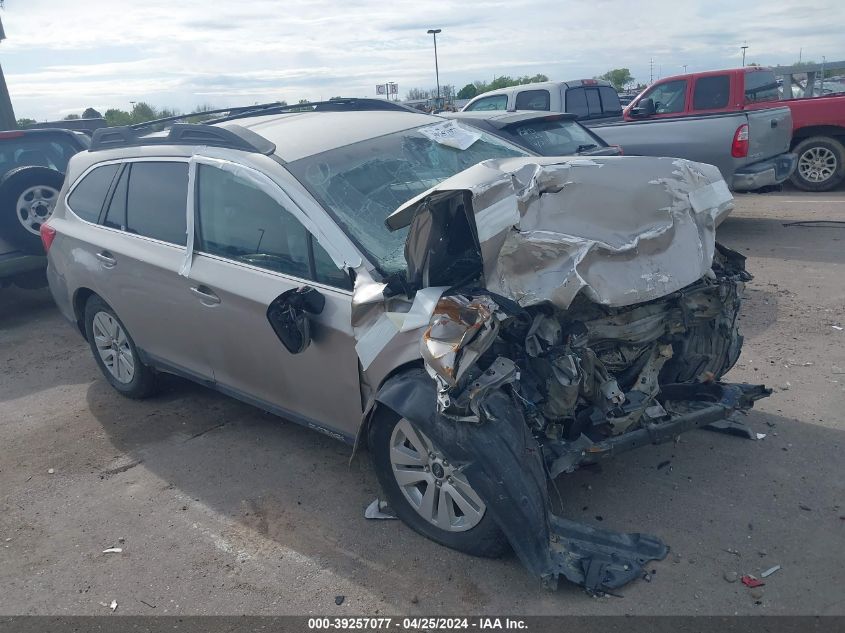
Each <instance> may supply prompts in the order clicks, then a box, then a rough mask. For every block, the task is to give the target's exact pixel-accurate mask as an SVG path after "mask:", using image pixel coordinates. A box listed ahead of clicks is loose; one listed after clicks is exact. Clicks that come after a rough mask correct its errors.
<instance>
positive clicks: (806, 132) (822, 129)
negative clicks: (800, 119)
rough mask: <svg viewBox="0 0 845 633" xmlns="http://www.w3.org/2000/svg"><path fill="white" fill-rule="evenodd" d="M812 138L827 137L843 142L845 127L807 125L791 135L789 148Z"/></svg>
mask: <svg viewBox="0 0 845 633" xmlns="http://www.w3.org/2000/svg"><path fill="white" fill-rule="evenodd" d="M813 136H829V137H831V138H834V139H836V140H838V141H840V142H842V141H843V140H845V127H841V126H837V125H809V126H807V127H802V128H799V129H797V130H795V132H793V134H792V144H791V147H795V146H796V145H798V143H800V142H801V141H803V140H806V139H808V138H811V137H813Z"/></svg>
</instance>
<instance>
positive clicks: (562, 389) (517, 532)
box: [359, 159, 771, 591]
mask: <svg viewBox="0 0 845 633" xmlns="http://www.w3.org/2000/svg"><path fill="white" fill-rule="evenodd" d="M556 160H557V161H558V162H556V163H550V164H544V165H540V164H533V163H532V164H524V161H522V162H520V161H515V160H512V161H509V162H508V161H502V162H499V163H497V162H496V161H488V162H487V163H482V164H479V165H478V166H476V167H475V168H473V169H470V170H467V171H466V172H463V174H461V175H459V176H456V177H455V178H456V179H464V180H471V181H472V183H474V184H469V183H468V182H463V181H460V180H459V181H457V182H451V183H450V182H447V183H444V184H442V185H441V186H442V188H443V191H438V190H435V191H433V192H429V193H428V194H427V195H425V196H421V197H420V198H418V199H416V200H413V201H410V202H409V203H408V204H407V205H405V206H404V207H402V208H400V209H399V210H397V212H396V213H395V214H393V215H392V216H391V217H390V218H388V224H389V225H391V223H392V225H393V226H394V227H402V226H410V231H409V236H408V240H407V243H406V259H407V261H408V275H407V280H406V281H404V282H403V284H401V287H398V286H397V285H396V284H393V285H392V284H391V283H390V282H388V284H387V288H386V289H385V293H384V294H385V296H389V295H390V294H398V293H399V292H400V291H404V292H408V289H410V293H409V296H410V294H412V293H413V292H414V291H416V292H417V293H418V300H416V301H415V305H414V306H412V307H411V308H410V310H409V311H408V312H407V313H406V314H400V313H398V312H392V313H386V314H385V315H382V317H381V321H379V323H381V324H383V325H387V326H388V327H387V329H383V328H382V329H379V328H377V327H372V328H371V332H376V331H377V332H378V339H379V342H378V346H380V347H377V348H376V349H375V351H373V349H371V348H370V341H369V340H367V339H366V338H365V337H362V339H361V342H362V343H365V344H362V345H361V348H362V349H361V350H360V351H359V356H360V357H361V358H362V364H363V365H364V368H365V369H366V367H367V362H365V361H364V360H363V359H364V358H367V359H368V360H369V359H370V358H376V357H377V356H378V352H379V350H380V349H382V348H383V347H384V346H385V345H388V343H387V342H385V341H390V340H391V338H390V333H391V330H390V329H389V328H390V325H389V323H393V324H394V326H393V327H395V328H396V329H395V330H393V331H394V332H397V333H401V334H397V336H401V335H402V334H404V333H406V332H410V331H411V330H412V329H414V330H415V332H416V333H418V334H419V338H418V341H419V353H420V356H421V357H422V360H423V368H421V369H419V370H418V371H412V372H406V373H403V374H400V375H397V376H393V377H391V378H389V379H388V380H387V381H386V382H385V383H384V384H383V385H382V387H381V389H380V390H379V391H378V393H377V395H376V397H375V400H376V402H377V403H378V404H381V405H384V406H387V407H389V408H390V409H392V410H393V411H395V412H397V413H398V414H399V415H401V416H403V417H405V418H407V419H409V420H412V421H413V422H414V423H415V424H417V425H419V427H420V428H421V429H422V430H423V431H424V432H425V434H426V435H428V436H429V437H431V438H432V439H433V440H434V441H436V442H437V443H438V444H439V445H441V446H449V447H450V448H451V450H452V451H453V452H454V453H455V454H453V455H450V456H449V457H450V461H459V462H461V463H463V464H465V467H464V470H463V474H464V475H465V476H466V477H467V479H468V480H469V482H470V483H471V485H472V487H473V488H474V489H475V491H476V492H477V493H478V494H479V495H480V496H481V498H482V499H483V500H484V502H485V503H486V505H487V511H488V512H491V513H492V514H493V516H494V518H495V520H496V522H497V523H498V525H499V527H500V528H501V530H502V531H503V532H504V533H505V535H506V536H507V538H508V540H509V541H510V544H511V545H512V546H513V549H514V551H515V552H516V553H517V555H518V556H519V557H520V559H521V560H522V562H523V563H524V564H525V565H526V567H528V569H529V570H530V571H532V573H534V574H535V575H536V576H537V577H539V578H540V579H542V581H543V583H544V584H545V585H546V586H548V587H554V586H557V581H558V579H559V578H560V577H561V576H562V577H565V578H567V579H569V580H571V581H573V582H576V583H578V584H581V585H583V586H584V587H586V588H587V589H588V590H590V591H601V590H604V589H612V588H615V587H619V586H621V585H623V584H625V583H627V582H629V581H630V580H632V579H634V578H636V577H639V576H641V575H642V573H643V566H644V565H645V564H646V562H647V561H649V560H655V559H662V558H664V557H665V556H666V554H667V552H668V548H667V546H666V545H665V544H664V543H663V542H662V541H661V540H660V539H658V538H656V537H653V536H649V535H642V534H633V533H630V534H629V533H617V532H613V531H610V530H604V529H599V528H594V527H591V526H588V525H584V524H580V523H577V522H574V521H570V520H567V519H564V518H562V517H560V516H557V515H555V514H553V512H552V510H551V505H550V500H549V495H548V488H547V486H548V483H549V481H550V480H554V479H555V478H556V477H558V476H559V475H561V474H562V473H568V472H572V471H574V470H575V469H577V468H578V467H579V466H582V465H585V464H589V463H594V462H596V461H598V460H600V459H602V458H604V457H608V456H610V455H613V454H616V453H620V452H623V451H627V450H630V449H633V448H635V447H639V446H643V445H646V444H650V443H653V444H656V443H661V442H666V441H670V440H672V439H674V438H675V437H676V436H677V435H678V434H680V433H682V432H684V431H687V430H691V429H694V428H699V427H704V426H708V425H711V424H714V423H719V422H723V421H724V420H726V419H727V418H729V417H731V416H732V415H734V414H735V413H737V412H741V411H744V410H746V409H749V408H750V407H752V406H753V403H754V402H755V401H756V400H758V399H760V398H763V397H766V396H767V395H769V394H770V393H771V392H770V390H768V389H766V388H765V387H764V386H762V385H747V384H728V383H723V382H721V378H722V376H723V375H724V374H725V373H726V372H727V371H728V370H729V369H730V368H731V367H732V366H733V365H734V364H735V363H736V361H737V359H738V358H739V354H740V351H741V347H742V337H741V335H740V334H739V331H738V328H737V319H738V314H739V309H740V302H741V297H742V292H743V289H744V284H745V282H747V281H748V280H750V279H751V275H750V274H749V273H747V272H746V270H745V258H744V257H743V256H742V255H740V254H739V253H736V252H734V251H732V250H730V249H728V248H725V247H723V246H721V245H719V244H717V243H716V242H715V228H716V226H717V225H718V223H719V222H720V221H721V220H722V219H724V217H725V216H726V215H727V213H728V212H729V211H730V209H731V208H732V202H731V201H732V198H731V196H730V194H729V193H728V192H727V188H726V187H725V185H724V182H723V181H722V180H721V177H720V176H719V174H718V171H717V170H716V169H715V168H713V167H712V166H709V165H702V164H697V163H690V162H688V161H679V160H672V159H645V160H642V159H635V160H633V161H625V162H623V161H622V160H619V159H615V160H614V159H596V161H586V162H583V161H581V162H579V161H577V160H571V161H568V162H560V159H556ZM603 170H604V171H603ZM471 172H472V173H471ZM644 175H650V176H651V177H650V178H646V177H644ZM632 177H633V178H632ZM434 287H439V290H437V293H436V294H435V295H434V297H433V299H434V300H432V296H431V294H428V295H425V292H426V291H429V292H430V291H432V290H435V288H434ZM423 295H425V299H426V300H427V301H428V307H427V308H426V307H424V306H423V303H424V302H423V301H422V300H419V298H420V297H423ZM435 301H436V303H435ZM416 308H419V309H416ZM426 311H427V312H426ZM421 314H427V315H428V316H429V319H428V322H427V325H420V315H421ZM411 323H413V325H409V324H411ZM397 324H398V325H397ZM377 325H378V324H377ZM415 328H419V329H415ZM375 338H376V337H375V336H374V337H373V339H375Z"/></svg>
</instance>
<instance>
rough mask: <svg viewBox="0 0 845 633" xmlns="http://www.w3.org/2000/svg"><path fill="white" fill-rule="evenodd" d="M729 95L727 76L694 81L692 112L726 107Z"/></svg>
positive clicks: (715, 76)
mask: <svg viewBox="0 0 845 633" xmlns="http://www.w3.org/2000/svg"><path fill="white" fill-rule="evenodd" d="M730 94H731V78H730V76H729V75H714V76H712V77H701V78H700V79H698V80H696V82H695V88H694V89H693V92H692V107H693V110H718V109H721V108H724V107H727V105H728V99H729V98H730Z"/></svg>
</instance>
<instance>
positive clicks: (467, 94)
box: [458, 84, 478, 99]
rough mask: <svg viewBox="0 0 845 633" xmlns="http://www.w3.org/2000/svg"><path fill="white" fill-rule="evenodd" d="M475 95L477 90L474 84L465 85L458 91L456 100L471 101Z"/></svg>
mask: <svg viewBox="0 0 845 633" xmlns="http://www.w3.org/2000/svg"><path fill="white" fill-rule="evenodd" d="M477 94H478V88H476V87H475V84H467V85H466V86H464V87H463V88H461V89H460V90H458V99H472V98H473V97H474V96H475V95H477Z"/></svg>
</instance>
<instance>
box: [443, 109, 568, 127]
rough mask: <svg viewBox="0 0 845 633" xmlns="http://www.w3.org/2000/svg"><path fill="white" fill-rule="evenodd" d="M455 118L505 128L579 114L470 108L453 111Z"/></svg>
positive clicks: (561, 118)
mask: <svg viewBox="0 0 845 633" xmlns="http://www.w3.org/2000/svg"><path fill="white" fill-rule="evenodd" d="M448 117H449V118H454V119H484V120H485V121H489V122H490V123H491V124H492V125H493V127H497V128H503V127H507V126H509V125H514V124H516V123H523V122H525V121H535V120H537V119H542V120H544V121H560V120H564V121H574V120H575V119H577V118H578V115H576V114H571V113H568V112H549V111H548V110H512V111H509V110H470V111H469V112H453V113H451V114H449V115H448Z"/></svg>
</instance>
